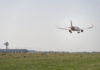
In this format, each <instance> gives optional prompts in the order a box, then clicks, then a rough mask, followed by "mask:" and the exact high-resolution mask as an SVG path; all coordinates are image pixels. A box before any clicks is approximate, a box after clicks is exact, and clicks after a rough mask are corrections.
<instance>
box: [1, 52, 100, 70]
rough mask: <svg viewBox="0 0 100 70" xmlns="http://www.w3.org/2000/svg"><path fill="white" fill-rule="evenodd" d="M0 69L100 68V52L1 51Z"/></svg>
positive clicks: (80, 69) (88, 69) (60, 69)
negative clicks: (45, 52) (46, 52)
mask: <svg viewBox="0 0 100 70" xmlns="http://www.w3.org/2000/svg"><path fill="white" fill-rule="evenodd" d="M0 70H100V54H99V53H91V54H90V53H84V54H82V53H64V54H60V53H56V54H55V53H52V54H50V53H49V54H44V53H25V54H24V53H20V54H18V53H16V54H14V53H6V54H5V53H0Z"/></svg>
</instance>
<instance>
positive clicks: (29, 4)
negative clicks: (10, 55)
mask: <svg viewBox="0 0 100 70" xmlns="http://www.w3.org/2000/svg"><path fill="white" fill-rule="evenodd" d="M70 20H72V23H73V25H75V26H79V27H81V28H85V27H88V26H90V25H91V24H93V25H94V28H93V29H90V30H84V32H83V33H80V34H77V32H73V33H72V34H70V33H69V32H68V31H65V30H59V29H57V27H69V26H70ZM99 26H100V0H0V49H4V48H5V46H4V45H3V43H4V42H6V41H7V42H9V49H29V50H37V51H68V52H69V51H70V52H84V51H89V52H91V51H100V43H99V42H100V31H99V30H100V27H99Z"/></svg>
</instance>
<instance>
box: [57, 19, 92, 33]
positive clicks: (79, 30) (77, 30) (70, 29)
mask: <svg viewBox="0 0 100 70" xmlns="http://www.w3.org/2000/svg"><path fill="white" fill-rule="evenodd" d="M70 24H71V26H70V27H68V28H61V27H59V28H58V29H63V30H68V31H69V32H70V33H72V31H76V32H77V33H80V32H84V30H83V29H81V28H80V27H78V26H73V24H72V20H71V21H70ZM91 28H93V25H92V26H90V27H87V28H86V29H91Z"/></svg>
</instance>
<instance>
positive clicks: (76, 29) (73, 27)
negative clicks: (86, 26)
mask: <svg viewBox="0 0 100 70" xmlns="http://www.w3.org/2000/svg"><path fill="white" fill-rule="evenodd" d="M71 30H72V31H80V30H81V29H80V28H79V27H77V26H72V27H71Z"/></svg>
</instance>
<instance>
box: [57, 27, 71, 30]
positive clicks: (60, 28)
mask: <svg viewBox="0 0 100 70" xmlns="http://www.w3.org/2000/svg"><path fill="white" fill-rule="evenodd" d="M58 29H62V30H70V29H69V28H62V27H58Z"/></svg>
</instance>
